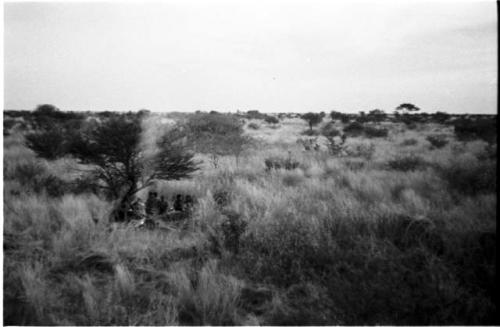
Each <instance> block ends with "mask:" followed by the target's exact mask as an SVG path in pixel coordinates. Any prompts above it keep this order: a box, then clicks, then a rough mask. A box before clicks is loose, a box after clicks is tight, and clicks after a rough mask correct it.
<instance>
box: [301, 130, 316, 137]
mask: <svg viewBox="0 0 500 327" xmlns="http://www.w3.org/2000/svg"><path fill="white" fill-rule="evenodd" d="M300 135H306V136H318V135H319V132H318V131H317V130H315V129H306V130H304V131H302V132H301V133H300Z"/></svg>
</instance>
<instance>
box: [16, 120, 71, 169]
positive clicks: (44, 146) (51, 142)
mask: <svg viewBox="0 0 500 327" xmlns="http://www.w3.org/2000/svg"><path fill="white" fill-rule="evenodd" d="M25 138H26V146H27V147H28V148H30V149H31V150H33V151H34V152H35V153H36V154H37V155H38V156H40V157H42V158H46V159H49V160H52V159H56V158H58V157H61V156H62V155H64V154H65V153H66V152H67V137H66V135H65V134H64V130H62V129H61V128H57V127H56V126H55V125H53V126H52V127H50V128H47V129H45V130H42V131H37V132H33V133H29V134H27V135H26V137H25Z"/></svg>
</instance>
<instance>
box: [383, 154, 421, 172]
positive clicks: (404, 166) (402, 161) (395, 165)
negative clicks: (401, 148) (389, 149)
mask: <svg viewBox="0 0 500 327" xmlns="http://www.w3.org/2000/svg"><path fill="white" fill-rule="evenodd" d="M387 164H388V165H389V167H390V168H391V169H394V170H399V171H412V170H416V169H421V168H423V167H424V166H425V161H424V160H423V159H422V158H420V157H418V156H416V155H413V154H412V155H409V156H398V157H396V158H394V159H392V160H390V161H389V162H388V163H387Z"/></svg>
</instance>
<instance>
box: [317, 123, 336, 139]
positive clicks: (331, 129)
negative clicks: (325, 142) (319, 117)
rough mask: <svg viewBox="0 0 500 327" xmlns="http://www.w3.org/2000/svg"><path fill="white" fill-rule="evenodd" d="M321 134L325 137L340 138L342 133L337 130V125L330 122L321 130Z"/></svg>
mask: <svg viewBox="0 0 500 327" xmlns="http://www.w3.org/2000/svg"><path fill="white" fill-rule="evenodd" d="M321 134H322V135H323V136H325V137H336V136H340V134H341V133H340V131H339V130H338V129H336V128H335V124H334V123H333V122H329V123H328V124H326V125H325V126H323V128H322V129H321Z"/></svg>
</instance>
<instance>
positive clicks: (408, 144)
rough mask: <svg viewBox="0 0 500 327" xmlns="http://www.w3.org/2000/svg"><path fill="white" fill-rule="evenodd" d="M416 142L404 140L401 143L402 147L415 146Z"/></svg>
mask: <svg viewBox="0 0 500 327" xmlns="http://www.w3.org/2000/svg"><path fill="white" fill-rule="evenodd" d="M417 144H418V140H417V139H406V140H403V142H401V145H402V146H412V145H417Z"/></svg>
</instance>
